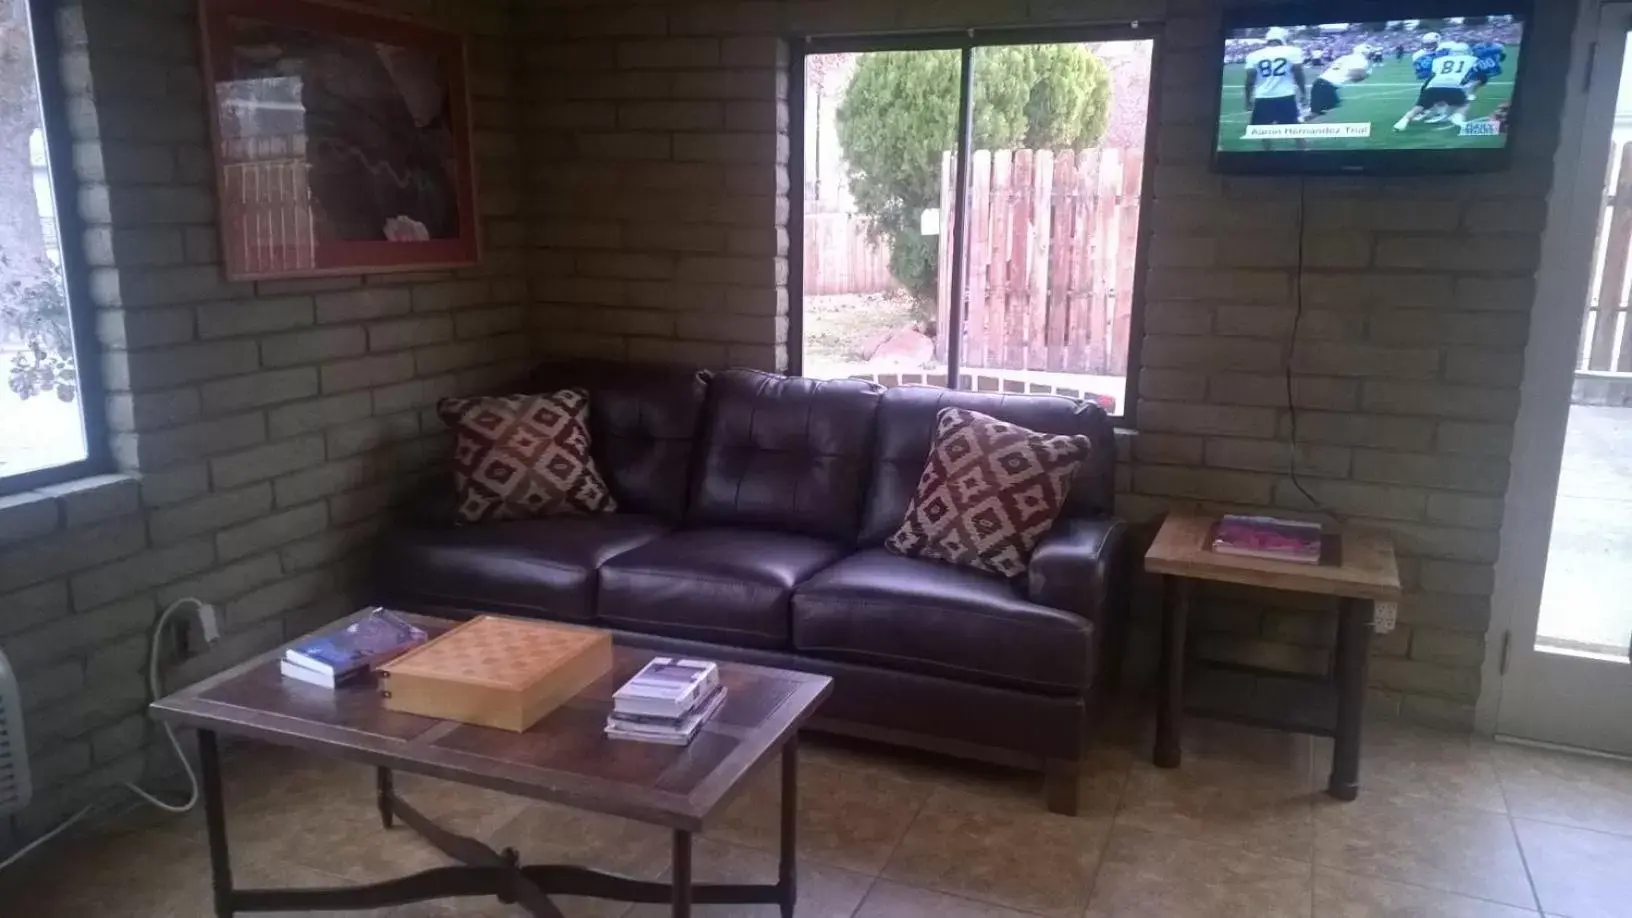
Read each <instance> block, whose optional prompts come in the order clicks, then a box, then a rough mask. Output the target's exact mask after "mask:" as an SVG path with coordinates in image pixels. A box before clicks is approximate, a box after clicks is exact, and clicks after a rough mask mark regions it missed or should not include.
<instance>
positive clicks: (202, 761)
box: [198, 730, 233, 918]
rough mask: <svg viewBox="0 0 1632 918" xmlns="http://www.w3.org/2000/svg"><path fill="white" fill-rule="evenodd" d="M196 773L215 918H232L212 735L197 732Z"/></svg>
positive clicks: (223, 815)
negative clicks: (207, 839) (200, 786)
mask: <svg viewBox="0 0 1632 918" xmlns="http://www.w3.org/2000/svg"><path fill="white" fill-rule="evenodd" d="M198 772H199V779H200V781H201V782H202V784H203V791H204V825H205V827H206V829H207V830H208V832H209V836H210V882H211V885H212V886H213V887H214V890H215V916H216V918H232V913H233V909H232V855H231V853H230V852H228V850H227V813H226V805H225V803H224V802H223V801H222V799H221V759H220V756H219V754H218V753H217V751H216V748H215V731H213V730H200V731H198Z"/></svg>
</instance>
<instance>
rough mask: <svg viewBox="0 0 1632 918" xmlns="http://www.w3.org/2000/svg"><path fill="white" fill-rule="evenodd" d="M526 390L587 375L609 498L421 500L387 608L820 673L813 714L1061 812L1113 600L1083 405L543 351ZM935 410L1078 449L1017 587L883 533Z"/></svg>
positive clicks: (389, 550) (1098, 418)
mask: <svg viewBox="0 0 1632 918" xmlns="http://www.w3.org/2000/svg"><path fill="white" fill-rule="evenodd" d="M531 385H532V386H533V387H534V390H535V391H550V390H553V389H555V388H560V387H563V386H567V385H575V386H582V387H584V388H586V389H588V390H589V391H590V393H591V402H590V404H591V411H590V415H591V420H590V424H591V432H592V436H593V438H594V443H593V449H594V454H595V457H596V462H597V464H598V465H599V468H600V470H601V473H602V475H603V476H604V477H605V478H606V479H607V483H608V485H609V486H610V487H611V488H612V491H613V493H614V494H615V496H616V497H617V500H618V504H619V512H618V513H615V514H607V515H602V516H594V517H573V518H554V519H547V520H535V521H525V522H506V523H496V524H489V525H481V526H468V527H461V528H455V527H452V526H450V525H446V524H444V523H442V522H441V519H442V518H443V517H440V516H439V515H437V514H432V515H431V516H430V518H429V519H426V518H425V515H424V514H421V519H420V520H419V521H418V522H416V523H413V524H409V525H405V526H403V527H401V528H399V529H397V530H396V531H395V532H393V533H392V534H391V536H390V537H389V538H388V539H387V540H386V542H385V544H384V546H383V548H382V553H381V556H380V563H379V577H378V578H377V583H378V587H379V592H380V599H381V601H383V602H387V603H390V604H392V605H395V606H397V607H399V608H406V609H410V610H413V611H419V612H426V613H430V614H441V615H449V616H455V617H463V616H468V615H470V614H472V613H476V612H497V613H508V614H513V615H524V616H535V617H539V618H549V619H557V620H561V621H569V622H587V623H593V624H595V625H598V626H602V627H606V628H609V629H613V630H615V631H616V632H618V633H619V634H620V637H621V638H622V639H624V640H627V641H629V642H630V643H635V644H639V645H643V646H650V647H654V648H662V649H666V650H670V651H675V652H681V653H688V654H694V655H698V656H705V657H714V658H719V659H731V660H739V661H744V662H752V663H764V664H769V665H776V666H784V667H789V668H793V669H800V670H808V671H813V672H820V673H825V674H828V675H831V676H832V677H833V678H834V692H833V695H832V696H831V698H830V699H829V701H827V702H826V704H825V705H824V706H823V708H822V709H821V712H820V717H819V719H818V721H816V722H814V723H813V724H812V726H813V728H816V729H825V730H828V731H832V732H840V733H846V734H850V735H856V736H863V737H868V738H872V739H878V740H883V741H887V742H895V743H902V744H907V745H913V746H917V747H920V748H928V749H934V750H937V751H941V752H947V753H951V754H954V755H962V756H966V757H971V758H978V759H984V760H988V761H996V762H1000V763H1004V764H1012V765H1020V766H1023V767H1030V768H1035V769H1039V770H1042V771H1043V772H1044V773H1045V774H1046V776H1047V781H1046V788H1047V800H1048V804H1049V807H1050V808H1051V809H1054V810H1056V811H1058V812H1067V813H1069V812H1074V810H1075V808H1076V790H1077V784H1078V781H1077V775H1078V766H1079V763H1080V762H1081V759H1082V753H1083V745H1084V743H1085V741H1086V739H1087V737H1088V734H1089V718H1090V713H1091V711H1092V702H1093V699H1094V697H1095V695H1096V694H1097V693H1096V691H1095V688H1096V686H1097V685H1103V684H1114V681H1115V670H1116V668H1117V663H1118V661H1119V657H1120V654H1121V643H1122V634H1123V631H1124V621H1125V614H1126V613H1125V607H1126V603H1125V601H1124V594H1125V590H1124V587H1123V577H1124V575H1123V569H1124V566H1125V565H1124V560H1125V559H1124V555H1125V553H1126V552H1127V550H1128V549H1127V544H1128V534H1127V527H1126V526H1125V524H1124V523H1123V522H1122V521H1120V520H1118V519H1116V518H1115V517H1114V516H1112V515H1111V512H1112V505H1111V502H1112V494H1113V490H1114V488H1113V480H1112V474H1113V465H1114V443H1113V435H1112V429H1111V425H1110V422H1109V421H1108V420H1107V418H1106V416H1105V413H1104V411H1103V410H1102V409H1100V408H1099V407H1098V406H1097V405H1093V404H1090V403H1084V402H1077V401H1072V400H1069V399H1066V398H1061V397H1057V396H1041V395H1038V396H1032V395H1006V394H1005V395H1000V394H995V393H974V392H953V391H947V390H942V389H931V388H898V389H890V390H885V389H882V388H880V387H878V386H876V385H874V384H871V383H866V382H861V381H856V380H838V381H816V380H811V379H801V378H795V377H783V376H777V375H772V374H766V373H760V372H755V371H746V370H728V371H724V372H719V373H701V374H698V373H691V372H685V371H678V370H670V369H661V368H654V367H640V366H614V365H589V364H567V365H546V366H545V367H542V368H540V370H539V372H538V373H536V374H535V377H534V379H533V380H532V381H531ZM952 405H956V406H963V407H967V408H972V409H975V410H978V411H982V412H985V413H987V414H990V415H993V416H995V417H998V418H1001V419H1004V420H1008V421H1012V422H1014V423H1017V424H1021V425H1024V426H1026V427H1030V428H1032V429H1035V430H1041V431H1047V432H1051V433H1077V434H1083V435H1086V436H1087V437H1089V438H1090V439H1091V440H1092V442H1093V444H1094V459H1093V461H1092V462H1091V463H1090V466H1089V467H1088V468H1086V469H1085V470H1084V472H1083V473H1082V474H1081V475H1080V476H1079V478H1078V480H1076V481H1075V482H1074V483H1073V485H1072V489H1071V493H1070V498H1069V505H1068V507H1067V509H1066V512H1065V513H1064V514H1063V516H1062V517H1061V518H1060V519H1059V520H1058V521H1057V522H1056V523H1055V525H1054V528H1053V530H1052V531H1051V532H1050V533H1049V535H1048V536H1047V537H1046V538H1045V541H1044V542H1043V543H1042V545H1041V546H1040V547H1039V549H1038V550H1037V552H1036V553H1035V555H1034V556H1033V558H1032V562H1031V566H1030V570H1029V571H1028V572H1027V574H1026V576H1025V577H1024V578H1022V579H1018V580H1016V581H1012V582H1011V581H1008V580H1005V579H1003V578H1001V577H998V576H995V575H988V574H984V573H980V572H976V571H973V570H968V569H963V568H958V567H952V566H950V565H946V564H940V563H936V562H932V561H921V560H917V559H912V558H903V557H900V556H897V555H894V554H891V553H889V552H886V551H885V550H884V548H883V543H884V541H885V539H886V538H888V537H889V535H890V533H892V532H893V531H894V530H895V528H896V527H897V526H898V525H899V524H900V522H901V520H902V517H903V516H904V515H905V513H906V509H907V504H908V501H909V500H910V499H911V497H912V494H913V492H914V490H915V489H916V487H917V483H918V478H919V475H920V474H922V472H923V468H924V464H925V460H926V455H927V453H928V450H929V442H930V437H931V434H932V432H933V430H934V427H935V419H936V414H937V412H938V411H939V410H940V409H941V408H943V407H946V406H952Z"/></svg>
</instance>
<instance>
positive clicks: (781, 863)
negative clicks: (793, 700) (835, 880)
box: [776, 736, 799, 918]
mask: <svg viewBox="0 0 1632 918" xmlns="http://www.w3.org/2000/svg"><path fill="white" fill-rule="evenodd" d="M776 886H777V893H778V895H779V897H780V900H779V901H778V902H777V905H778V907H780V908H781V910H782V918H793V906H794V903H796V902H798V901H799V737H797V736H795V737H794V738H793V739H790V740H788V742H787V745H785V746H783V747H782V842H781V851H780V853H779V856H778V858H777V864H776Z"/></svg>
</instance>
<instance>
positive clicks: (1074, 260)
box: [936, 149, 1144, 376]
mask: <svg viewBox="0 0 1632 918" xmlns="http://www.w3.org/2000/svg"><path fill="white" fill-rule="evenodd" d="M970 167H971V168H970V172H971V175H970V194H969V220H970V223H969V227H970V233H969V250H968V275H967V277H968V283H967V284H966V285H965V288H966V289H965V296H964V303H965V305H964V324H963V328H964V341H963V352H962V356H963V361H962V365H963V366H965V367H1000V368H1003V369H1011V370H1056V371H1066V372H1079V373H1093V374H1103V375H1113V376H1116V375H1123V374H1125V373H1127V370H1128V342H1129V337H1130V335H1131V323H1132V315H1133V284H1134V273H1135V272H1134V265H1135V256H1136V253H1137V250H1138V233H1139V204H1140V193H1141V190H1142V185H1143V178H1144V154H1143V152H1142V151H1139V150H1122V149H1089V150H1060V151H1053V150H995V151H994V150H979V151H976V152H975V154H974V155H973V157H971V162H970ZM954 171H955V170H954V163H953V160H952V156H951V154H950V153H948V154H946V155H944V156H943V157H942V162H941V213H942V214H943V215H945V221H944V222H945V226H944V227H943V232H942V234H941V251H940V276H939V282H940V295H939V310H940V334H939V335H937V337H936V348H937V352H938V354H939V356H940V357H941V358H942V359H945V357H946V350H947V341H948V335H949V334H950V333H951V332H952V331H953V330H952V328H951V322H950V318H951V303H952V240H953V238H954V229H955V228H954V227H953V226H952V218H951V215H952V213H953V190H954V189H953V185H954V179H953V175H954Z"/></svg>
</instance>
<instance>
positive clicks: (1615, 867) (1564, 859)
mask: <svg viewBox="0 0 1632 918" xmlns="http://www.w3.org/2000/svg"><path fill="white" fill-rule="evenodd" d="M1513 822H1514V826H1515V828H1517V829H1518V832H1519V843H1520V844H1521V845H1523V847H1524V859H1525V862H1526V863H1527V864H1529V866H1530V876H1531V878H1532V879H1533V880H1534V881H1535V884H1536V895H1537V897H1538V898H1540V900H1541V907H1542V909H1543V910H1544V911H1546V912H1547V913H1549V914H1553V915H1568V916H1570V918H1632V838H1629V837H1627V836H1624V835H1611V834H1609V833H1606V832H1596V831H1593V830H1591V829H1577V828H1572V827H1570V826H1560V825H1554V824H1552V823H1545V822H1534V821H1532V820H1528V819H1515V820H1514V821H1513Z"/></svg>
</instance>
